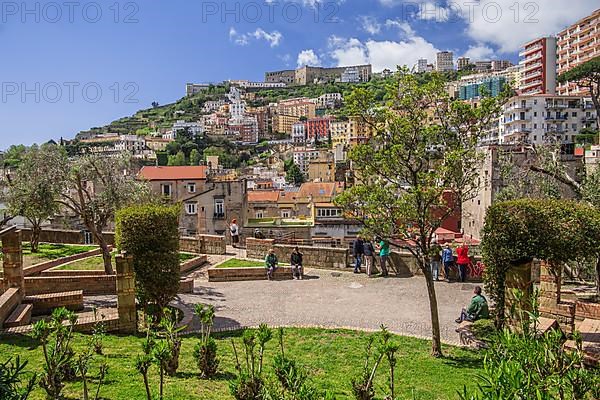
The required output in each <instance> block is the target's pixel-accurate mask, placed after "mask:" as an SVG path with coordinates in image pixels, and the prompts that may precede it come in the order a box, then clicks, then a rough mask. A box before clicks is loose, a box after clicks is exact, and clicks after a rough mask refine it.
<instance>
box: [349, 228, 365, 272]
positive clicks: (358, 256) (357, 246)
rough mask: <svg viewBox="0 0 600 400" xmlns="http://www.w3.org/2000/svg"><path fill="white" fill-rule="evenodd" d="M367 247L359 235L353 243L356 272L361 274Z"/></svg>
mask: <svg viewBox="0 0 600 400" xmlns="http://www.w3.org/2000/svg"><path fill="white" fill-rule="evenodd" d="M364 254H365V247H364V242H363V240H362V238H361V237H360V236H359V237H357V238H356V240H355V241H354V243H353V244H352V255H353V256H354V273H355V274H360V266H361V264H362V259H363V255H364Z"/></svg>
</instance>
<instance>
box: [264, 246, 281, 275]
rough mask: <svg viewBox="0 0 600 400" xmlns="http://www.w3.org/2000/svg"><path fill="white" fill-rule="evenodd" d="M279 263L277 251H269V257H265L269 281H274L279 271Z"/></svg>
mask: <svg viewBox="0 0 600 400" xmlns="http://www.w3.org/2000/svg"><path fill="white" fill-rule="evenodd" d="M278 262H279V261H278V260H277V256H276V255H275V250H273V249H269V253H268V254H267V257H265V268H266V269H267V279H268V280H271V279H273V275H274V274H275V271H276V270H277V264H278Z"/></svg>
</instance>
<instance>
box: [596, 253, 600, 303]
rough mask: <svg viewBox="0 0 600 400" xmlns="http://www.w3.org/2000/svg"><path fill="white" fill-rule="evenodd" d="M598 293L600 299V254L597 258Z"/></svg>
mask: <svg viewBox="0 0 600 400" xmlns="http://www.w3.org/2000/svg"><path fill="white" fill-rule="evenodd" d="M596 294H597V297H598V300H599V301H600V256H598V259H597V260H596Z"/></svg>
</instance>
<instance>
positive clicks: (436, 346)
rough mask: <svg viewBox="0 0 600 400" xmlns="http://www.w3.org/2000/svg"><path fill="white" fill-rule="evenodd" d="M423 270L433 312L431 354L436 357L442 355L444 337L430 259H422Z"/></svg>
mask: <svg viewBox="0 0 600 400" xmlns="http://www.w3.org/2000/svg"><path fill="white" fill-rule="evenodd" d="M421 263H422V265H421V271H423V275H424V276H425V281H426V282H427V295H428V296H429V310H430V312H431V355H432V356H434V357H442V356H443V354H442V339H441V333H440V319H439V316H438V305H437V297H436V295H435V285H434V283H433V276H432V275H431V270H430V269H429V260H427V259H425V258H423V259H422V261H421Z"/></svg>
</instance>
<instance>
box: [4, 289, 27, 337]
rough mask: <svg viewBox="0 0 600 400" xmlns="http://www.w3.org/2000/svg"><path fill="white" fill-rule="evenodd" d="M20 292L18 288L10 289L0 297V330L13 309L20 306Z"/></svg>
mask: <svg viewBox="0 0 600 400" xmlns="http://www.w3.org/2000/svg"><path fill="white" fill-rule="evenodd" d="M21 299H22V292H21V290H20V289H19V288H10V289H8V290H7V291H6V292H4V293H3V294H2V296H0V328H2V324H3V323H4V320H5V319H6V318H8V316H9V315H10V313H11V312H12V311H13V309H14V308H15V307H16V306H18V305H19V304H21Z"/></svg>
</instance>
